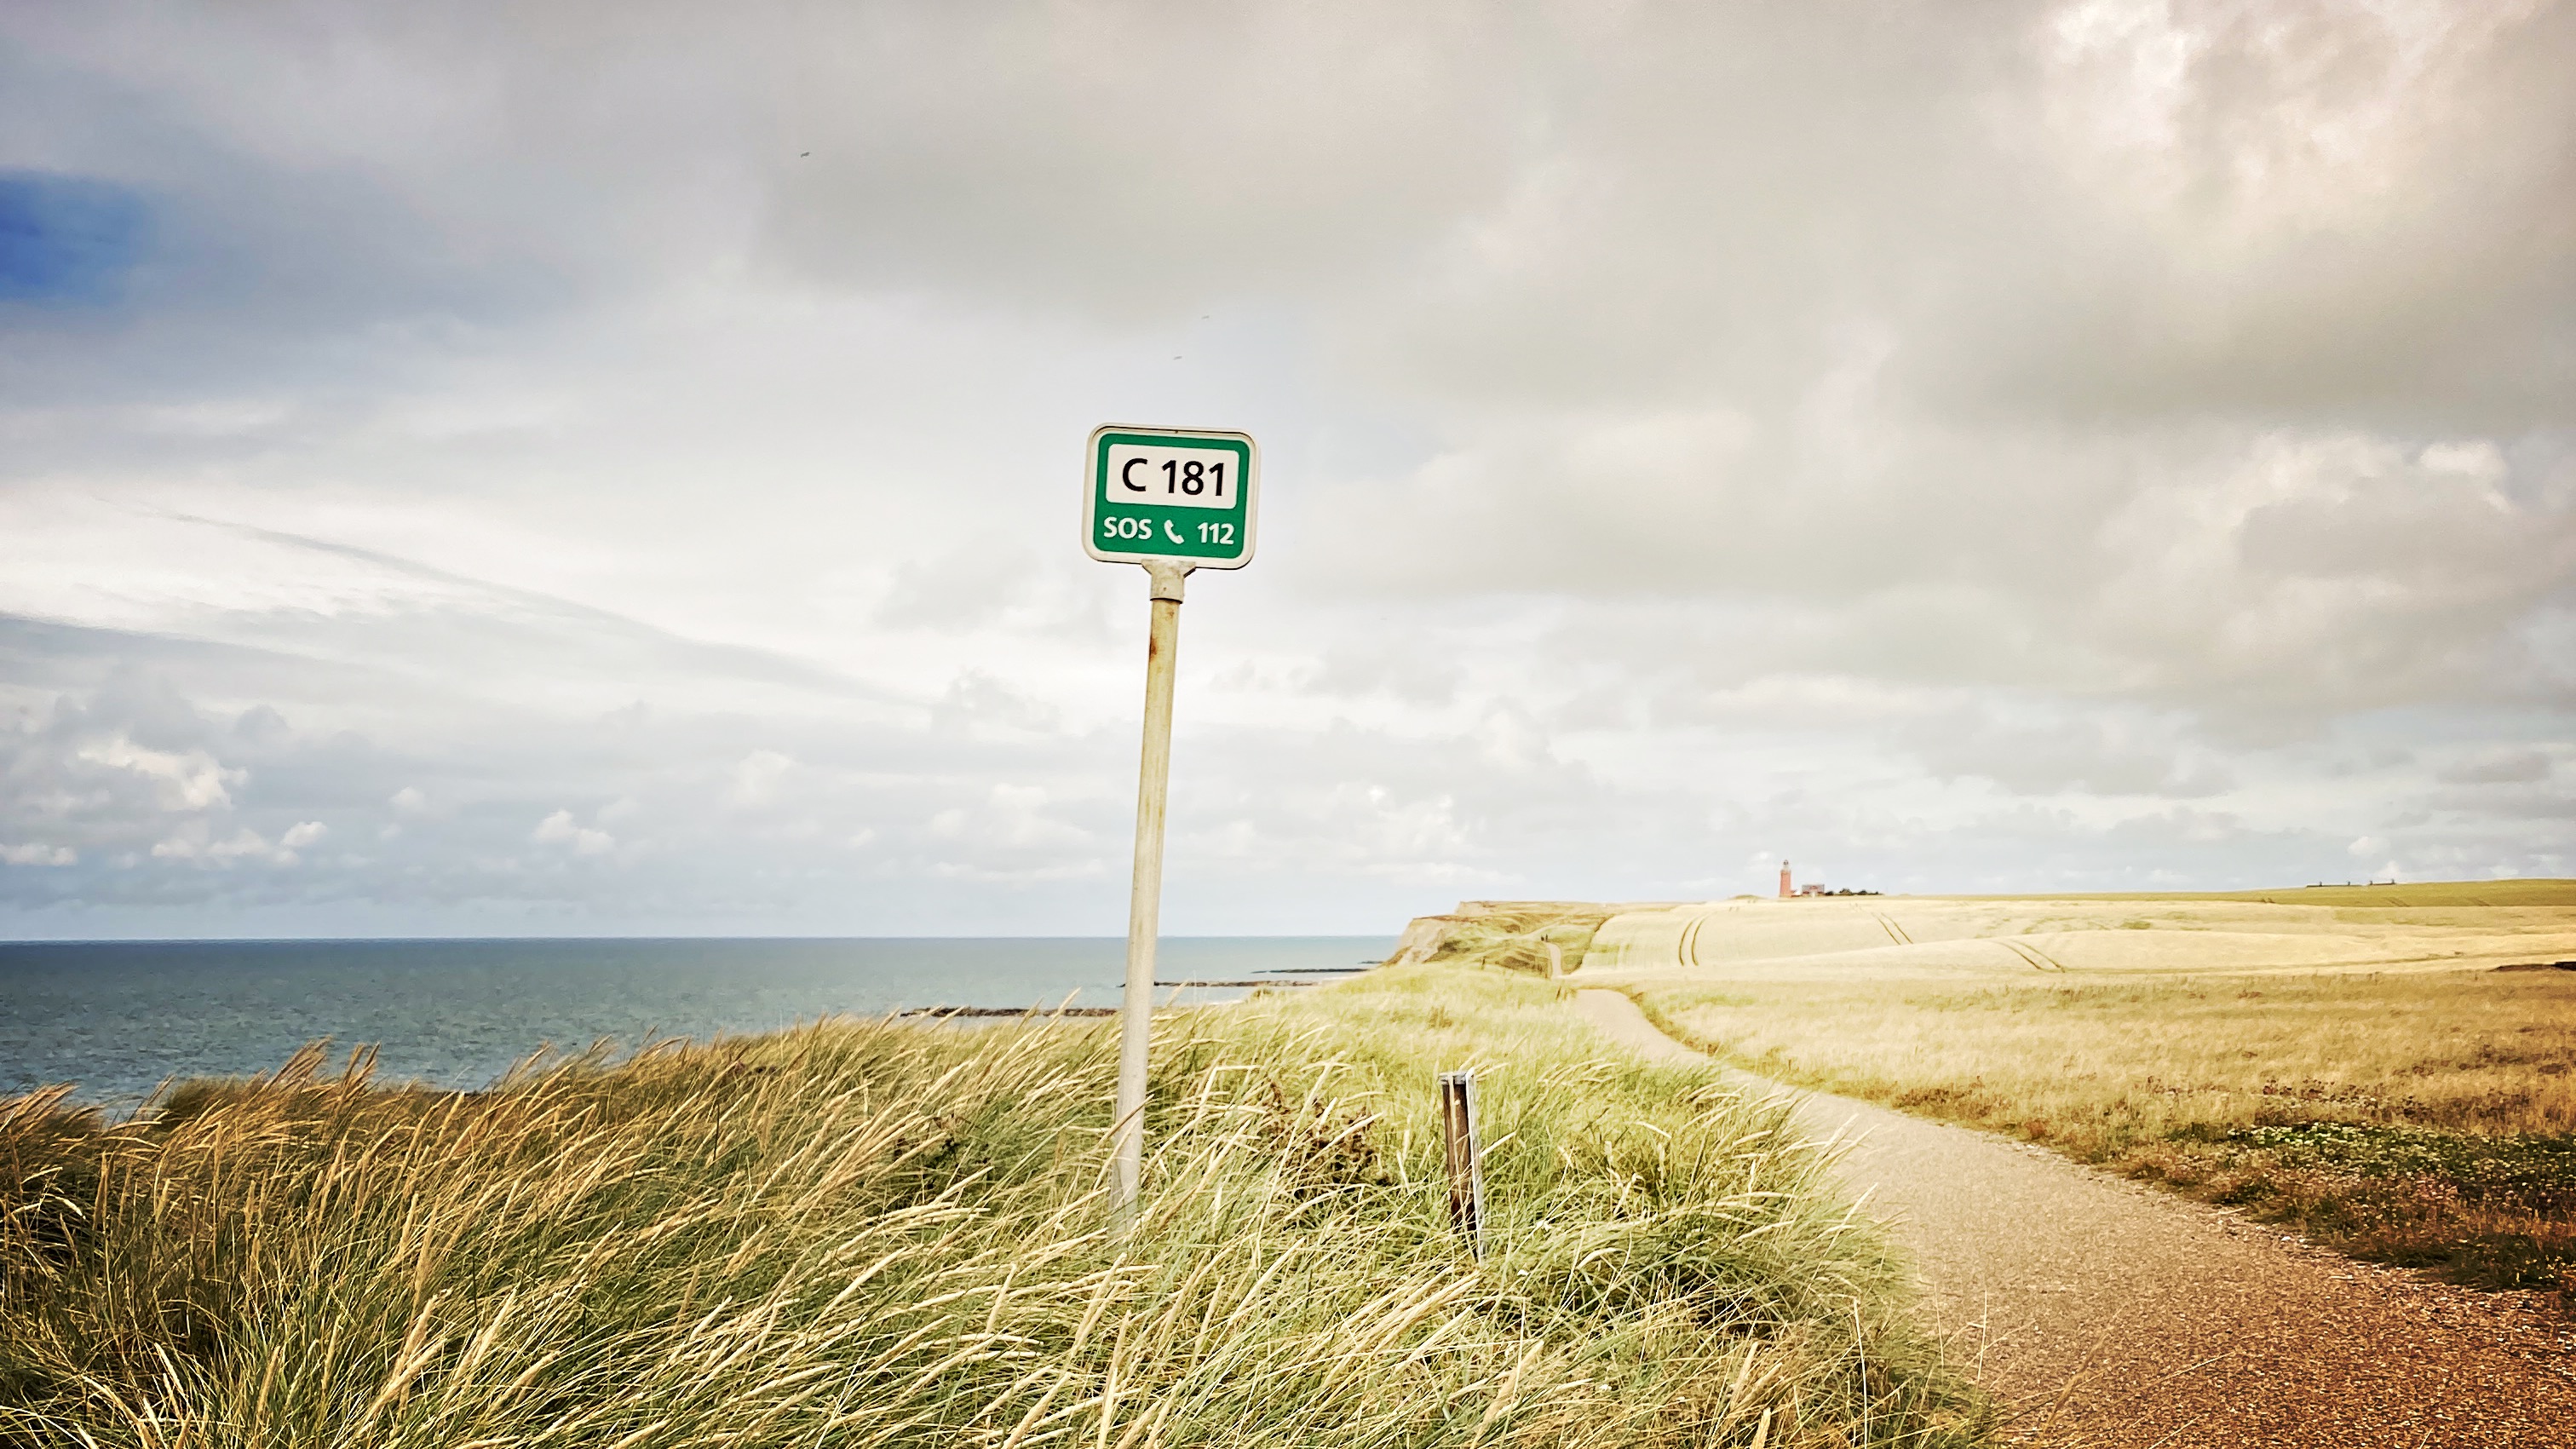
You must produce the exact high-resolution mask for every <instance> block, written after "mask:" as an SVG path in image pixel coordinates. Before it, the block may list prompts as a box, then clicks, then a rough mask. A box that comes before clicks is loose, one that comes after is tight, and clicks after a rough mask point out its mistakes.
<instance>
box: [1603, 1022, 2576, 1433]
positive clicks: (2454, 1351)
mask: <svg viewBox="0 0 2576 1449" xmlns="http://www.w3.org/2000/svg"><path fill="white" fill-rule="evenodd" d="M1575 1009H1576V1010H1577V1011H1579V1012H1580V1013H1581V1014H1582V1015H1583V1016H1584V1017H1586V1018H1587V1019H1588V1020H1590V1021H1591V1022H1593V1023H1594V1024H1595V1025H1597V1026H1598V1027H1600V1028H1601V1030H1602V1031H1603V1032H1605V1033H1606V1034H1608V1035H1609V1036H1610V1037H1612V1038H1613V1039H1615V1040H1617V1041H1618V1042H1620V1043H1622V1044H1623V1045H1626V1046H1628V1047H1631V1048H1633V1049H1635V1050H1637V1051H1639V1052H1643V1053H1645V1054H1647V1055H1648V1056H1650V1057H1669V1056H1683V1057H1693V1058H1696V1057H1698V1053H1696V1052H1692V1051H1691V1050H1690V1049H1688V1048H1686V1047H1684V1046H1682V1045H1680V1044H1679V1043H1677V1042H1675V1041H1673V1040H1672V1039H1671V1038H1669V1037H1666V1036H1665V1035H1664V1034H1663V1033H1661V1032H1659V1031H1657V1030H1656V1029H1655V1027H1654V1026H1653V1025H1652V1024H1651V1023H1650V1022H1648V1021H1647V1020H1646V1018H1645V1015H1644V1013H1642V1012H1640V1011H1639V1010H1638V1009H1637V1007H1636V1004H1635V1003H1634V1002H1632V1001H1630V1000H1629V999H1628V998H1627V997H1626V996H1624V995H1621V994H1620V993H1618V992H1616V991H1601V990H1587V991H1578V992H1577V993H1575ZM1747 1081H1748V1083H1751V1084H1757V1085H1759V1086H1760V1087H1761V1088H1762V1089H1764V1090H1770V1091H1779V1092H1782V1093H1784V1094H1786V1095H1788V1096H1790V1097H1792V1098H1794V1099H1795V1100H1796V1102H1797V1108H1796V1111H1797V1116H1798V1121H1799V1122H1800V1123H1801V1124H1802V1125H1803V1126H1804V1127H1805V1128H1806V1129H1807V1130H1808V1131H1810V1132H1812V1133H1814V1134H1816V1135H1817V1136H1818V1137H1820V1138H1821V1137H1831V1136H1835V1135H1837V1134H1839V1135H1841V1136H1843V1137H1845V1138H1852V1137H1856V1138H1857V1141H1856V1143H1855V1144H1854V1145H1853V1146H1852V1147H1851V1149H1850V1151H1849V1153H1848V1155H1847V1156H1846V1157H1845V1158H1844V1159H1843V1166H1842V1171H1843V1174H1844V1177H1845V1179H1846V1182H1847V1184H1848V1186H1849V1188H1850V1190H1851V1191H1852V1192H1853V1193H1854V1194H1855V1195H1863V1194H1865V1195H1866V1196H1865V1197H1863V1201H1864V1204H1865V1208H1866V1210H1867V1211H1869V1212H1871V1213H1874V1214H1876V1215H1877V1216H1878V1217H1880V1218H1881V1219H1882V1220H1883V1221H1885V1222H1886V1223H1887V1224H1888V1226H1889V1228H1890V1230H1891V1231H1892V1232H1893V1234H1894V1235H1895V1236H1896V1238H1897V1239H1898V1241H1899V1242H1900V1243H1902V1244H1903V1245H1904V1246H1905V1247H1906V1248H1907V1249H1908V1250H1909V1251H1910V1252H1911V1253H1912V1254H1913V1256H1914V1259H1915V1261H1916V1263H1917V1265H1918V1267H1919V1268H1920V1270H1921V1272H1922V1274H1923V1277H1924V1279H1925V1282H1926V1285H1927V1287H1928V1289H1929V1290H1930V1291H1929V1293H1928V1294H1927V1298H1926V1303H1927V1311H1929V1312H1931V1313H1932V1314H1934V1315H1935V1316H1936V1319H1937V1326H1938V1327H1939V1329H1940V1330H1941V1331H1942V1333H1943V1334H1944V1335H1945V1336H1946V1337H1947V1338H1948V1339H1949V1340H1950V1341H1951V1342H1952V1344H1953V1346H1954V1348H1955V1351H1956V1352H1957V1353H1958V1354H1959V1355H1960V1357H1961V1358H1962V1359H1963V1361H1965V1362H1967V1363H1969V1364H1970V1365H1971V1366H1972V1368H1973V1369H1974V1371H1975V1373H1976V1375H1977V1378H1978V1380H1979V1382H1981V1383H1982V1384H1984V1385H1985V1386H1986V1387H1987V1388H1988V1389H1989V1390H1990V1391H1991V1392H1993V1393H1995V1394H1996V1395H1997V1396H1998V1398H2000V1399H2001V1400H2002V1402H2003V1403H2004V1404H2005V1405H2006V1412H2007V1415H2008V1418H2007V1423H2006V1429H2005V1434H2004V1438H2005V1441H2006V1442H2008V1443H2024V1444H2045V1445H2059V1446H2070V1449H2071V1446H2096V1445H2099V1446H2122V1449H2126V1446H2137V1449H2147V1446H2171V1449H2184V1446H2194V1445H2210V1446H2219V1445H2227V1446H2234V1445H2279V1446H2293V1449H2296V1446H2309V1445H2316V1446H2329V1445H2331V1446H2354V1449H2359V1446H2379V1445H2387V1446H2392V1449H2434V1446H2443V1445H2479V1446H2484V1445H2496V1446H2504V1445H2529V1446H2554V1445H2570V1446H2576V1322H2571V1321H2569V1320H2567V1319H2565V1318H2563V1317H2560V1316H2558V1315H2557V1314H2555V1313H2554V1312H2553V1311H2551V1309H2550V1308H2549V1307H2548V1305H2547V1303H2546V1300H2543V1299H2540V1298H2538V1297H2536V1296H2534V1295H2529V1294H2488V1293H2477V1292H2471V1291H2469V1290H2465V1289H2459V1288H2453V1287H2450V1286H2449V1285H2446V1284H2443V1283H2439V1282H2436V1281H2433V1280H2431V1279H2428V1278H2425V1277H2423V1276H2421V1275H2418V1274H2414V1273H2408V1272H2401V1271H2398V1270H2394V1269H2387V1268H2380V1267H2376V1266H2373V1265H2370V1264H2363V1263H2355V1262H2352V1261H2351V1260H2349V1259H2346V1258H2342V1257H2340V1256H2337V1255H2335V1254H2331V1253H2326V1252H2323V1251H2321V1250H2317V1249H2313V1248H2309V1247H2307V1246H2305V1245H2303V1244H2301V1243H2298V1242H2297V1241H2295V1240H2293V1239H2288V1238H2284V1237H2281V1236H2280V1235H2278V1234H2277V1233H2274V1232H2271V1231H2269V1230H2267V1229H2265V1228H2263V1227H2261V1226H2260V1225H2257V1224H2254V1223H2251V1222H2248V1221H2246V1220H2244V1219H2242V1218H2240V1217H2238V1216H2236V1215H2234V1214H2231V1213H2228V1212H2225V1211H2222V1210H2219V1209H2214V1208H2210V1207H2206V1206H2203V1205H2201V1204H2198V1203H2193V1202H2189V1201H2187V1200H2184V1199H2181V1198H2177V1197H2173V1196H2170V1195H2168V1194H2164V1193H2160V1192H2155V1191H2152V1190H2150V1189H2147V1188H2143V1187H2140V1186H2137V1185H2136V1184H2133V1183H2129V1182H2126V1181H2123V1180H2121V1179H2119V1178H2115V1177H2111V1176H2108V1175H2106V1174H2104V1173H2101V1172H2097V1171H2094V1170H2093V1169H2090V1168H2086V1167H2082V1166H2079V1165H2077V1164H2075V1163H2071V1162H2068V1161H2066V1160H2065V1159H2063V1158H2060V1157H2057V1156H2055V1155H2053V1154H2050V1153H2048V1152H2046V1151H2044V1150H2042V1149H2039V1148H2035V1147H2030V1146H2027V1145H2024V1144H2018V1143H2012V1142H2007V1141H2004V1140H2002V1139H2000V1138H1996V1137H1990V1136H1987V1135H1985V1134H1983V1133H1979V1132H1973V1131H1969V1130H1968V1129H1965V1128H1960V1127H1951V1126H1945V1125H1942V1124H1939V1123H1932V1122H1924V1121H1919V1120H1917V1119H1915V1118H1911V1117H1907V1116H1904V1115H1902V1114H1900V1113H1895V1112H1890V1111H1888V1110H1886V1109H1884V1108H1881V1107H1876V1106H1872V1105H1870V1104H1868V1103H1865V1102H1856V1101H1853V1100H1850V1099H1849V1098H1843V1097H1832V1096H1825V1095H1822V1094H1817V1093H1802V1092H1793V1091H1790V1090H1789V1089H1787V1088H1784V1087H1780V1086H1778V1085H1777V1084H1776V1083H1770V1082H1765V1081H1763V1080H1762V1079H1760V1078H1753V1077H1748V1078H1747Z"/></svg>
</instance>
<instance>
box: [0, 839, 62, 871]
mask: <svg viewBox="0 0 2576 1449" xmlns="http://www.w3.org/2000/svg"><path fill="white" fill-rule="evenodd" d="M0 861H6V862H7V863H9V864H11V865H40V866H41V865H77V864H79V863H80V852H78V851H76V850H73V849H72V848H71V847H70V846H67V845H46V844H43V843H42V842H37V841H30V842H27V843H26V844H23V845H0Z"/></svg>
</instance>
